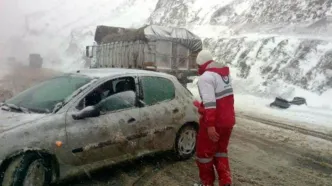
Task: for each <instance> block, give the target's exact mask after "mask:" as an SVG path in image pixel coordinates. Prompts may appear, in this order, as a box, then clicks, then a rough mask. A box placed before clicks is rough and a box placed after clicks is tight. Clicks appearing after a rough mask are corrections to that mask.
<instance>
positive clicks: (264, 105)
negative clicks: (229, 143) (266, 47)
mask: <svg viewBox="0 0 332 186" xmlns="http://www.w3.org/2000/svg"><path fill="white" fill-rule="evenodd" d="M233 86H234V92H235V108H236V111H237V112H238V113H245V114H250V115H252V116H257V117H263V116H264V117H267V118H269V117H275V118H279V119H284V120H287V121H288V122H290V123H291V122H301V123H303V125H309V127H311V128H315V129H317V128H319V130H323V129H325V128H324V127H330V128H332V124H331V120H332V102H331V100H332V89H331V90H328V91H326V92H325V93H324V94H322V95H318V94H314V93H312V92H309V91H305V90H303V89H300V88H294V90H293V91H292V93H291V94H284V95H283V96H284V97H285V98H288V99H289V100H291V99H293V97H295V96H298V97H304V98H305V99H306V101H307V105H300V106H298V105H292V106H291V107H289V108H288V109H287V110H284V109H278V108H271V107H270V103H271V102H273V101H274V99H275V97H274V96H275V95H277V94H273V93H272V92H271V93H272V96H271V95H269V94H266V95H255V94H253V93H252V92H250V91H243V89H242V87H243V86H248V84H246V81H245V80H243V79H240V78H233ZM187 88H188V89H189V90H190V91H191V92H192V93H193V95H194V97H195V98H196V99H198V100H200V97H199V92H198V88H197V86H196V85H195V84H193V83H189V84H187ZM290 95H291V96H293V97H291V98H290ZM294 95H295V96H294ZM321 127H323V129H322V128H321Z"/></svg>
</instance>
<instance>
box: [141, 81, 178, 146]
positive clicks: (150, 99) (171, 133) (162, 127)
mask: <svg viewBox="0 0 332 186" xmlns="http://www.w3.org/2000/svg"><path fill="white" fill-rule="evenodd" d="M139 84H140V94H139V100H140V102H141V103H142V105H143V106H142V107H141V109H140V114H141V118H142V122H143V123H145V125H142V130H145V131H146V132H147V133H148V134H149V135H148V136H147V137H146V138H144V139H143V141H144V142H143V143H144V144H145V148H147V149H148V150H152V151H154V150H167V149H170V148H172V145H173V143H174V139H175V136H176V132H177V131H176V130H177V125H178V123H177V121H176V120H175V119H176V118H179V117H181V107H180V105H179V103H178V101H177V100H176V93H175V92H176V91H175V86H174V84H173V82H172V81H171V80H169V79H167V78H164V77H159V76H147V75H145V76H139Z"/></svg>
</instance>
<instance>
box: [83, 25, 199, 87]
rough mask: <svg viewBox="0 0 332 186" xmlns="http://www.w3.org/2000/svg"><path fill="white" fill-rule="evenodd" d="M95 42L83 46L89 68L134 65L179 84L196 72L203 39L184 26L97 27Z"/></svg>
mask: <svg viewBox="0 0 332 186" xmlns="http://www.w3.org/2000/svg"><path fill="white" fill-rule="evenodd" d="M94 40H95V42H94V44H93V45H90V46H86V57H87V58H88V59H89V61H90V64H89V65H88V66H89V67H90V68H134V69H144V70H153V71H158V72H165V73H169V74H172V75H174V76H176V77H177V78H178V80H179V81H180V82H181V83H182V84H187V83H189V82H191V80H190V78H188V77H190V76H195V75H196V74H197V67H196V57H197V54H198V53H199V52H200V51H201V50H202V45H203V43H202V40H201V38H199V37H198V36H197V35H195V34H193V33H192V32H190V31H189V30H187V29H185V28H178V27H165V26H159V25H145V26H143V27H141V28H137V29H133V28H122V27H111V26H105V25H100V26H97V28H96V32H95V37H94Z"/></svg>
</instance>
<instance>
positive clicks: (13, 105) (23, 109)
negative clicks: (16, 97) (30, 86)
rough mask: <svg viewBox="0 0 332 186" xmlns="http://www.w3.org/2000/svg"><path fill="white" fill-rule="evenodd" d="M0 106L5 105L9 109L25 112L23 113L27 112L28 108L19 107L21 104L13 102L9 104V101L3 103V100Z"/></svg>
mask: <svg viewBox="0 0 332 186" xmlns="http://www.w3.org/2000/svg"><path fill="white" fill-rule="evenodd" d="M1 106H6V107H8V108H9V109H10V110H16V111H19V112H25V113H29V112H30V111H29V109H27V108H24V107H21V106H17V105H15V104H11V103H5V102H3V103H2V104H1Z"/></svg>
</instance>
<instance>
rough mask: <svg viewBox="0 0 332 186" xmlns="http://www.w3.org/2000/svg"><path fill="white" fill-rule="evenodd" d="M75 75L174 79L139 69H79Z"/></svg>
mask: <svg viewBox="0 0 332 186" xmlns="http://www.w3.org/2000/svg"><path fill="white" fill-rule="evenodd" d="M74 73H79V74H83V75H86V76H89V77H93V78H105V77H110V76H117V75H123V74H149V75H157V76H164V77H168V78H169V77H172V75H170V74H166V73H162V72H154V71H149V70H139V69H125V68H91V69H79V70H77V71H75V72H74Z"/></svg>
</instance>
